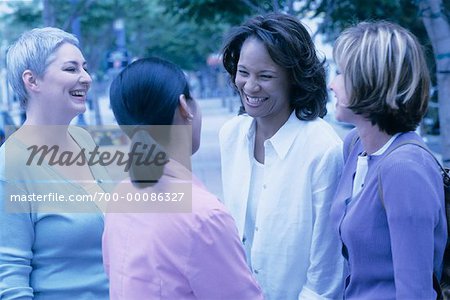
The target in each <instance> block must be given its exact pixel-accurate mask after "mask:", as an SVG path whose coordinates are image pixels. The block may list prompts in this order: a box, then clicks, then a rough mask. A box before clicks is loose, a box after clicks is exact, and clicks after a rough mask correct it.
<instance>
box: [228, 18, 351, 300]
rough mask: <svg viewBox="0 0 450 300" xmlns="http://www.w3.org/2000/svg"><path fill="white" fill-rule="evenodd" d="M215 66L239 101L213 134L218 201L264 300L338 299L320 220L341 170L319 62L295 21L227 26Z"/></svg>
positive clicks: (338, 265)
mask: <svg viewBox="0 0 450 300" xmlns="http://www.w3.org/2000/svg"><path fill="white" fill-rule="evenodd" d="M223 64H224V66H225V69H226V70H227V72H228V73H229V75H230V77H231V80H232V83H233V84H234V87H235V89H236V90H237V91H238V92H239V94H240V98H241V103H242V107H241V112H240V114H239V116H237V117H235V118H233V119H232V120H230V121H228V122H227V123H226V124H225V125H224V126H223V128H222V129H221V132H220V146H221V155H222V180H223V188H224V202H225V205H226V206H227V207H228V208H229V210H230V212H231V214H232V215H233V216H234V218H235V220H236V223H237V226H238V230H239V234H240V237H241V239H242V241H243V243H244V248H245V250H246V254H247V263H248V264H249V266H250V268H251V270H252V271H253V273H254V274H255V277H256V278H257V280H258V281H259V283H260V285H261V286H262V289H263V292H264V293H265V296H266V297H267V299H283V300H286V299H287V300H289V299H319V298H320V299H322V298H332V299H336V298H339V296H340V294H341V291H342V283H341V282H342V273H343V263H342V262H343V261H342V258H340V257H339V256H340V255H339V247H338V244H339V243H338V238H337V235H334V234H333V232H332V230H331V227H330V224H329V210H330V206H331V200H332V197H333V194H334V192H335V189H336V187H337V182H338V180H339V176H340V174H341V168H342V151H341V144H342V143H341V140H340V138H339V137H338V136H337V134H336V133H335V132H334V130H333V129H332V128H331V126H330V125H329V124H327V123H326V122H325V121H323V120H322V119H321V117H323V116H324V115H325V114H326V108H325V105H326V100H327V91H326V83H325V70H324V67H323V62H322V61H321V60H320V59H319V58H318V57H317V54H316V49H315V47H314V44H313V42H312V40H311V37H310V36H309V34H308V31H307V30H306V29H305V27H304V26H303V25H302V24H301V22H299V21H298V20H297V19H296V18H295V17H292V16H289V15H286V14H276V13H271V14H267V15H264V16H257V17H254V18H252V19H250V20H248V21H247V22H245V23H244V24H243V25H241V26H238V27H236V28H234V29H233V30H232V31H231V32H230V33H229V35H228V36H227V37H226V39H225V45H224V48H223Z"/></svg>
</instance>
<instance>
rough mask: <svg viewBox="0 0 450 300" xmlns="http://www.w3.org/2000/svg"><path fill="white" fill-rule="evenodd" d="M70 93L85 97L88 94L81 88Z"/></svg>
mask: <svg viewBox="0 0 450 300" xmlns="http://www.w3.org/2000/svg"><path fill="white" fill-rule="evenodd" d="M70 94H71V95H72V96H77V97H83V96H85V95H86V91H81V90H77V91H71V92H70Z"/></svg>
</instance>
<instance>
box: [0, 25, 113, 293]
mask: <svg viewBox="0 0 450 300" xmlns="http://www.w3.org/2000/svg"><path fill="white" fill-rule="evenodd" d="M7 69H8V79H9V83H10V84H11V86H12V88H13V90H14V92H15V93H16V94H17V95H18V97H19V99H20V100H21V102H22V104H23V105H24V106H25V110H26V120H25V122H24V124H23V126H22V127H21V128H19V129H18V130H17V131H16V132H15V133H14V134H13V135H11V136H10V137H9V138H8V140H7V141H6V142H5V143H4V144H3V145H2V147H1V148H0V160H1V172H0V201H1V203H0V298H1V299H4V300H7V299H45V300H51V299H55V300H56V299H58V300H60V299H77V300H79V299H86V300H88V299H89V300H91V299H105V300H106V299H108V298H109V297H108V280H107V277H106V275H105V273H104V269H103V263H102V252H101V237H102V233H103V214H102V212H101V211H100V210H99V208H98V207H97V206H96V204H95V203H93V202H90V203H89V202H88V203H84V204H82V205H78V204H77V203H70V202H52V201H51V200H49V201H48V202H47V201H45V200H43V199H45V198H43V197H44V196H47V199H49V198H48V197H50V196H51V195H53V196H55V195H56V196H57V197H58V198H60V197H61V196H62V197H65V198H66V199H68V198H69V197H71V196H72V197H74V196H76V195H88V194H90V193H93V192H94V191H102V192H103V191H104V188H105V186H104V185H103V184H100V183H98V182H97V180H98V179H101V180H104V179H107V178H108V174H107V172H106V169H105V168H104V167H102V166H99V165H95V166H90V167H89V166H88V165H87V164H81V165H72V166H70V167H69V166H60V165H51V164H50V163H49V161H48V160H47V158H48V157H44V158H43V160H42V161H41V163H36V161H34V162H31V163H30V164H29V163H27V162H28V160H29V158H30V157H31V156H30V152H29V151H28V150H29V148H28V147H30V146H33V145H40V146H48V147H52V146H54V145H55V146H57V147H59V151H58V152H59V153H61V152H63V151H68V152H67V153H80V151H81V150H82V149H85V150H87V151H89V150H91V149H94V147H95V143H94V141H93V140H92V138H91V136H90V135H89V133H88V132H86V131H85V130H83V129H81V128H78V127H69V124H70V122H71V121H72V120H73V119H74V118H75V117H76V116H77V115H78V114H80V113H83V112H84V111H85V109H86V94H87V92H88V90H89V87H90V85H91V82H92V80H91V77H90V76H89V73H88V72H87V65H86V60H85V59H84V57H83V54H82V53H81V51H80V49H79V46H78V40H77V39H76V38H75V36H73V35H72V34H69V33H67V32H65V31H62V30H60V29H57V28H51V27H47V28H37V29H33V30H31V31H27V32H25V33H24V34H22V36H21V37H20V38H19V39H18V40H17V41H16V42H15V43H14V44H13V45H12V46H11V47H10V48H9V50H8V53H7ZM10 196H18V197H21V198H22V199H23V197H25V198H27V199H31V198H35V199H37V198H38V197H41V200H42V201H30V200H27V201H25V202H22V201H19V202H14V203H12V202H11V201H12V200H11V199H12V198H11V197H10ZM10 202H11V203H10ZM80 210H81V211H83V213H81V212H80Z"/></svg>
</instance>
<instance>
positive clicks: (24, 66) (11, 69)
mask: <svg viewBox="0 0 450 300" xmlns="http://www.w3.org/2000/svg"><path fill="white" fill-rule="evenodd" d="M64 43H69V44H72V45H74V46H76V47H79V41H78V39H77V38H76V37H75V36H74V35H73V34H71V33H68V32H65V31H63V30H61V29H59V28H55V27H44V28H34V29H32V30H29V31H26V32H24V33H23V34H22V35H21V36H20V37H19V38H18V39H17V41H16V42H14V44H12V45H11V46H10V47H9V49H8V52H7V55H6V67H7V70H8V82H9V84H10V85H11V87H12V89H13V91H14V92H15V93H16V95H17V97H18V98H19V100H20V102H21V104H22V106H23V107H26V105H27V102H28V93H27V90H26V88H25V84H24V83H23V80H22V74H23V72H24V71H25V70H31V71H32V72H33V73H35V75H36V76H38V77H42V76H44V73H45V70H46V69H47V67H48V65H49V64H50V63H51V62H52V61H53V59H54V53H55V52H56V50H57V49H58V48H59V47H60V46H61V45H62V44H64Z"/></svg>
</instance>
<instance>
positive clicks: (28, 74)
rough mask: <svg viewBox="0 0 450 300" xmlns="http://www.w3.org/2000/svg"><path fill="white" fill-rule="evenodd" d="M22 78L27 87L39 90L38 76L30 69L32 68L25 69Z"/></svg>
mask: <svg viewBox="0 0 450 300" xmlns="http://www.w3.org/2000/svg"><path fill="white" fill-rule="evenodd" d="M22 80H23V83H24V84H25V87H26V88H27V89H30V90H32V91H36V90H37V88H38V85H37V78H36V76H35V75H34V74H33V72H32V71H30V70H25V71H24V72H23V73H22Z"/></svg>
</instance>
